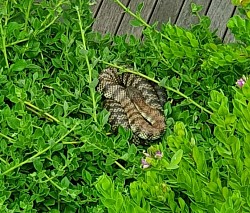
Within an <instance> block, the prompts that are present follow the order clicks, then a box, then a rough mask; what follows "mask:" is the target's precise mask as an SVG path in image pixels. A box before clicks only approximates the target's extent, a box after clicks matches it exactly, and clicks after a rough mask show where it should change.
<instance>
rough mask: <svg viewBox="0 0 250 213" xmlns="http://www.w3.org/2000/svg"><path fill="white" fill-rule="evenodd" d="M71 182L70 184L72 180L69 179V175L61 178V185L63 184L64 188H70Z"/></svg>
mask: <svg viewBox="0 0 250 213" xmlns="http://www.w3.org/2000/svg"><path fill="white" fill-rule="evenodd" d="M69 184H70V182H69V179H68V178H67V177H64V178H63V179H62V180H61V186H62V187H63V188H68V187H69Z"/></svg>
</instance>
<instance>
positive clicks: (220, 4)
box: [207, 0, 234, 38]
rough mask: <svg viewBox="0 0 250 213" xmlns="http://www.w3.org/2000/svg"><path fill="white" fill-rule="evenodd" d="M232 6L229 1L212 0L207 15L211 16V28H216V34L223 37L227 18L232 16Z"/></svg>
mask: <svg viewBox="0 0 250 213" xmlns="http://www.w3.org/2000/svg"><path fill="white" fill-rule="evenodd" d="M233 11H234V6H233V5H232V3H231V1H229V0H227V1H221V0H213V1H212V3H211V5H210V7H209V9H208V12H207V15H208V16H209V17H210V18H211V29H212V30H215V29H218V31H217V35H218V36H219V37H221V38H223V37H224V34H225V33H226V29H227V22H228V19H229V18H230V17H231V16H232V14H233Z"/></svg>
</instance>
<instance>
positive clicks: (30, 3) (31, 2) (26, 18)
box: [24, 0, 33, 31]
mask: <svg viewBox="0 0 250 213" xmlns="http://www.w3.org/2000/svg"><path fill="white" fill-rule="evenodd" d="M32 4H33V0H29V5H28V8H27V11H26V13H25V24H24V31H27V27H28V21H29V16H30V9H31V5H32Z"/></svg>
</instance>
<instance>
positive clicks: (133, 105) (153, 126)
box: [97, 68, 166, 143]
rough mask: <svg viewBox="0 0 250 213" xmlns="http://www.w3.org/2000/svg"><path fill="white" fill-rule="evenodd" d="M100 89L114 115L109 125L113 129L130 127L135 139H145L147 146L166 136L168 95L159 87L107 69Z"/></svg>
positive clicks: (142, 79)
mask: <svg viewBox="0 0 250 213" xmlns="http://www.w3.org/2000/svg"><path fill="white" fill-rule="evenodd" d="M97 90H98V91H99V92H100V93H102V94H103V96H104V98H105V101H104V107H105V108H106V109H107V110H108V111H109V112H110V117H109V122H110V124H111V126H112V129H113V130H116V129H117V128H118V126H122V127H124V128H130V129H131V130H132V132H133V134H134V136H135V138H137V139H139V140H140V141H141V139H142V140H143V141H144V142H143V143H146V142H145V140H147V141H150V140H155V139H158V138H159V137H160V136H161V135H162V134H163V133H164V130H165V126H166V125H165V117H164V114H163V105H164V103H165V102H166V96H165V93H164V91H163V90H162V89H161V88H160V87H159V86H158V85H157V84H155V83H153V82H150V81H148V80H147V79H145V78H142V77H140V76H137V75H134V74H131V73H122V74H118V71H117V69H115V68H107V69H104V70H103V71H102V72H101V73H100V75H99V83H98V86H97ZM136 141H137V142H135V143H142V142H138V140H136Z"/></svg>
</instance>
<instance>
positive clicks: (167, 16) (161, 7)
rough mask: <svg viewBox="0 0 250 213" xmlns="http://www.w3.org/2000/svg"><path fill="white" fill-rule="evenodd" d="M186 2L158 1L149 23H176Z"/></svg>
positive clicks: (181, 0)
mask: <svg viewBox="0 0 250 213" xmlns="http://www.w3.org/2000/svg"><path fill="white" fill-rule="evenodd" d="M183 2H184V0H158V2H157V4H156V7H155V9H154V11H153V14H152V17H151V18H150V21H149V23H155V22H156V21H158V23H159V25H161V24H162V23H167V22H168V21H171V23H173V24H174V23H175V22H176V20H177V18H178V14H179V11H180V9H181V7H182V5H183Z"/></svg>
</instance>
